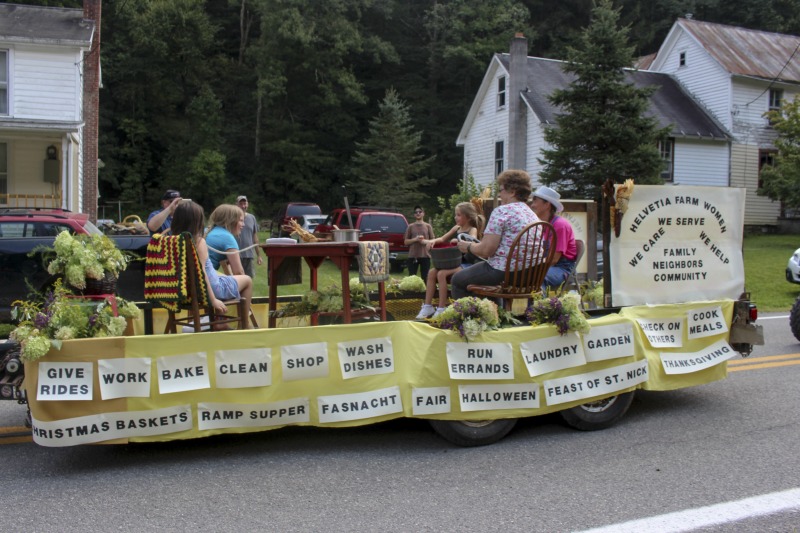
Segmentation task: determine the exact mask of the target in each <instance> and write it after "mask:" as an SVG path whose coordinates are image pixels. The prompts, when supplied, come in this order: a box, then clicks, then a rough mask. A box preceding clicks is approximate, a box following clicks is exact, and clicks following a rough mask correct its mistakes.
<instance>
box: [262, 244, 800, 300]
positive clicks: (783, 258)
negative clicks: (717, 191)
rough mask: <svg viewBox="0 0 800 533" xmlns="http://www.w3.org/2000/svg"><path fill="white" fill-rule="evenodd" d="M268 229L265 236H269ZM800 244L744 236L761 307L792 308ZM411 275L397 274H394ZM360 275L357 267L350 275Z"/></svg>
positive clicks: (323, 274) (299, 288) (291, 289)
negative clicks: (792, 275)
mask: <svg viewBox="0 0 800 533" xmlns="http://www.w3.org/2000/svg"><path fill="white" fill-rule="evenodd" d="M266 238H267V235H266V233H264V234H262V235H261V240H262V242H264V240H266ZM798 247H800V236H796V235H750V236H747V237H745V239H744V270H745V290H746V291H749V292H750V297H751V298H752V300H753V301H754V302H755V303H756V305H757V306H758V309H759V311H762V312H768V311H788V310H789V309H791V308H792V304H794V301H795V300H796V299H797V297H798V295H800V285H796V284H793V283H789V282H788V281H786V275H785V273H784V272H785V270H786V263H787V261H789V257H791V255H792V254H793V253H794V251H795V250H796V249H797V248H798ZM318 275H319V286H320V287H327V286H330V285H331V284H332V283H336V284H337V285H338V284H340V283H341V274H340V273H339V269H338V268H336V266H335V265H334V264H333V263H331V262H330V261H325V262H324V263H323V264H322V266H321V267H320V268H319V271H318ZM406 275H408V273H407V272H405V273H397V274H393V276H394V277H402V276H406ZM355 276H358V272H357V271H355V270H353V271H351V272H350V277H351V278H352V277H355ZM308 280H309V271H308V266H307V265H306V264H305V261H303V283H298V284H296V285H280V286H279V287H278V295H280V296H285V295H294V294H296V295H301V294H303V293H305V292H306V291H307V290H308V284H309V281H308ZM254 294H255V295H256V296H267V295H268V294H269V287H268V286H267V262H266V261H264V262H263V263H262V264H261V265H260V266H258V267H257V269H256V280H255V292H254Z"/></svg>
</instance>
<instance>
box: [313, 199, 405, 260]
mask: <svg viewBox="0 0 800 533" xmlns="http://www.w3.org/2000/svg"><path fill="white" fill-rule="evenodd" d="M350 216H351V217H352V219H353V225H354V226H355V229H357V230H358V231H359V237H358V239H359V240H360V241H386V242H388V243H389V263H390V264H391V267H392V271H393V272H399V271H401V270H403V268H404V267H405V265H406V260H407V259H408V246H406V244H405V243H404V241H405V234H406V228H408V220H406V217H404V216H403V215H401V214H400V213H390V212H388V211H378V210H375V209H373V208H360V207H353V208H351V209H350ZM334 225H336V226H337V227H338V228H339V229H351V228H350V224H349V221H348V220H347V213H346V211H345V210H344V209H334V210H333V211H331V214H330V215H328V219H327V220H326V221H325V222H324V223H322V224H319V225H318V226H317V228H316V229H315V230H314V235H317V236H318V237H323V238H324V237H328V236H330V232H331V230H332V229H333V226H334Z"/></svg>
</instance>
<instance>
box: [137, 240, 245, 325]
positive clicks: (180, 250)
mask: <svg viewBox="0 0 800 533" xmlns="http://www.w3.org/2000/svg"><path fill="white" fill-rule="evenodd" d="M144 296H145V299H146V300H150V301H153V302H155V303H158V304H159V305H161V306H162V307H164V308H165V309H166V310H167V313H168V319H167V325H166V327H165V328H164V333H177V332H178V326H188V327H189V328H192V330H193V331H194V332H200V331H215V330H223V329H230V328H231V326H236V328H237V329H245V328H246V327H247V319H248V313H247V309H246V305H245V301H244V300H242V299H238V300H225V301H224V303H225V305H226V306H228V307H231V306H235V307H236V309H237V316H234V315H231V314H224V315H220V314H218V313H217V312H216V311H214V308H213V307H212V305H211V300H210V299H209V297H208V286H207V284H206V274H205V271H204V270H203V265H201V264H200V260H199V258H198V256H197V251H196V250H195V247H194V241H193V240H192V236H191V235H190V234H189V233H182V234H180V235H160V234H156V235H153V237H152V238H151V239H150V243H149V244H148V245H147V258H146V263H145V271H144ZM184 311H185V312H186V316H179V314H180V313H182V312H184ZM250 314H251V315H252V313H250ZM253 324H254V327H257V325H256V324H255V319H254V318H253Z"/></svg>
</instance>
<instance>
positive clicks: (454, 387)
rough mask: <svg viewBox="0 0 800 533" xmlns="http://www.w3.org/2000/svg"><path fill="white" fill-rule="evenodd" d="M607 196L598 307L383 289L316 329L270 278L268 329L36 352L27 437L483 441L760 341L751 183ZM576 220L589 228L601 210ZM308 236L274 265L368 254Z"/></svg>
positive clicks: (595, 423) (662, 381) (71, 440)
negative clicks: (748, 244) (283, 434)
mask: <svg viewBox="0 0 800 533" xmlns="http://www.w3.org/2000/svg"><path fill="white" fill-rule="evenodd" d="M631 187H632V184H631ZM606 198H607V200H608V201H609V205H604V206H602V208H603V210H604V211H611V212H614V220H613V222H612V221H610V220H609V218H605V220H609V222H607V223H606V226H607V233H608V240H607V241H606V242H607V244H606V247H605V248H606V252H605V253H606V255H607V257H608V260H607V261H606V263H605V264H606V275H605V284H604V286H605V290H602V291H600V295H599V296H600V297H599V298H596V301H597V302H598V303H599V304H600V305H599V306H596V307H594V306H593V304H589V303H587V302H584V304H583V305H581V303H580V302H579V301H578V298H577V297H576V296H575V295H570V294H568V293H563V294H560V295H558V296H543V295H532V298H533V302H532V303H531V304H530V305H528V306H527V307H524V308H523V309H522V313H520V314H518V315H517V317H518V320H519V323H518V324H517V325H514V326H513V327H500V325H501V321H502V316H501V315H503V313H502V311H500V312H499V311H498V309H497V306H496V305H494V304H493V303H491V302H489V301H488V300H481V299H473V298H469V299H466V300H463V301H462V300H460V301H458V302H455V303H454V304H453V305H452V306H451V307H450V308H448V311H447V316H444V318H441V317H439V319H437V320H434V321H431V322H414V321H410V320H394V321H390V320H385V319H386V318H387V313H386V308H387V307H389V308H391V300H389V302H387V301H386V299H385V295H384V293H383V287H381V288H380V290H379V292H380V294H381V297H380V298H379V301H378V302H376V306H375V308H374V310H375V311H376V313H377V314H376V316H377V317H378V318H382V319H384V320H369V321H366V322H362V323H352V322H353V321H354V320H353V318H354V317H355V316H357V313H354V310H353V309H351V308H350V307H349V306H350V301H349V298H345V300H346V306H347V313H348V316H347V317H346V318H347V320H345V322H350V323H345V324H337V325H319V324H320V322H319V318H320V316H319V313H314V314H313V316H312V317H311V318H310V319H309V321H308V322H306V323H307V324H317V325H302V324H303V322H300V323H298V322H296V321H295V322H294V323H291V322H289V321H283V322H282V321H281V320H278V319H275V321H273V318H274V317H275V316H276V313H275V312H274V311H278V306H277V303H276V301H277V298H276V297H275V296H276V294H275V293H274V291H273V287H272V284H271V287H270V302H269V305H270V307H271V308H272V310H273V313H272V315H271V316H269V317H265V316H263V315H262V317H261V319H260V320H261V323H262V324H269V326H270V327H266V328H261V329H251V330H243V331H220V332H215V331H209V332H203V333H178V334H171V335H163V334H154V335H144V334H134V333H143V332H144V330H145V329H146V328H145V325H144V319H142V318H140V319H137V320H134V319H131V318H129V319H126V320H127V321H128V322H129V323H128V335H126V336H109V337H99V338H98V337H95V338H87V339H74V340H63V341H61V342H60V348H59V349H56V348H55V347H53V348H51V349H49V350H48V351H47V353H46V354H44V355H43V356H42V357H39V358H35V357H28V358H26V359H27V360H26V361H25V363H24V364H25V369H24V371H25V382H24V390H25V393H26V399H27V402H28V404H29V406H30V411H31V414H32V433H33V439H34V441H35V442H36V443H38V444H41V445H43V446H71V445H78V444H90V443H126V442H153V441H170V440H180V439H191V438H199V437H207V436H211V435H216V434H221V433H249V432H261V431H265V430H270V429H277V428H280V427H285V426H318V427H326V428H335V427H347V426H358V425H364V424H372V423H376V422H381V421H385V420H390V419H394V418H399V417H412V418H424V419H428V420H430V421H431V423H432V425H433V427H434V429H435V430H436V431H437V432H439V433H440V434H442V435H443V436H444V437H445V438H447V439H449V440H451V441H452V442H455V443H457V444H461V445H477V444H487V443H490V442H493V441H496V440H498V439H499V438H502V436H504V435H505V434H506V433H508V431H510V430H511V428H512V427H513V425H514V423H515V421H516V419H518V418H520V417H527V416H535V415H541V414H546V413H551V412H560V413H561V414H562V415H563V417H564V419H565V420H566V421H567V423H569V424H570V425H572V426H574V427H576V428H579V429H598V428H602V427H606V426H608V425H610V424H612V423H614V422H615V421H617V420H618V419H619V418H620V417H622V415H623V414H624V413H625V411H626V410H627V409H628V407H629V405H630V402H631V399H632V397H633V393H634V391H636V390H637V389H644V390H653V391H664V390H673V389H680V388H685V387H690V386H695V385H701V384H704V383H710V382H713V381H716V380H720V379H723V378H725V377H726V375H727V368H726V361H727V360H728V359H730V358H731V357H734V356H735V355H737V352H741V353H743V354H745V355H746V354H747V353H749V349H750V348H751V347H752V344H757V343H759V342H760V331H759V329H758V327H756V326H755V325H754V324H753V323H752V322H753V321H754V320H755V312H754V306H753V305H752V304H751V303H750V302H749V301H748V300H747V298H746V297H743V295H745V291H744V289H745V288H744V268H743V262H742V250H741V247H742V232H743V220H742V214H743V213H744V190H742V189H734V188H722V189H721V188H716V187H713V188H712V187H661V186H637V187H636V189H635V191H634V192H633V193H632V194H630V193H628V194H627V197H626V198H623V197H622V195H620V196H619V197H616V195H615V194H614V190H613V189H612V190H611V191H609V192H607V193H606ZM621 199H624V200H625V201H624V202H619V200H621ZM609 224H611V225H609ZM573 225H574V226H576V233H578V234H579V235H581V234H582V235H583V238H584V239H588V238H592V236H593V232H592V233H590V231H591V230H592V228H593V225H592V223H591V221H590V220H589V217H584V218H583V219H581V218H580V217H577V220H573ZM276 246H278V247H280V246H282V247H283V248H285V249H286V250H283V249H279V248H276ZM297 246H299V247H300V248H292V245H288V244H287V245H274V246H272V249H271V251H270V250H268V248H270V247H271V245H269V244H268V245H265V251H268V252H270V253H268V256H269V257H270V262H271V266H270V268H271V269H272V268H273V266H274V265H275V263H276V262H279V261H276V260H275V258H276V257H279V256H281V257H289V256H298V257H304V259H305V260H306V261H308V262H309V265H317V266H319V264H320V263H321V262H322V260H323V259H324V258H325V257H329V255H327V254H333V255H334V257H335V256H337V254H338V255H340V256H342V257H344V256H349V255H353V254H356V253H358V252H357V251H356V249H357V246H356V243H337V244H330V243H329V244H321V245H319V247H318V248H312V249H311V251H310V252H306V251H305V250H304V248H303V247H305V249H308V247H314V246H315V245H314V244H313V243H309V244H304V245H297ZM323 246H327V248H326V249H325V250H326V251H324V252H317V251H314V250H322V247H323ZM343 249H346V251H343ZM307 254H310V255H307ZM309 258H310V259H309ZM340 263H341V265H340V266H342V283H343V289H344V292H345V293H347V291H349V287H348V285H347V284H348V282H349V275H350V274H349V272H347V267H346V266H344V265H345V261H344V259H342V260H341V261H340ZM348 266H349V264H348ZM276 268H277V267H276ZM273 273H274V272H273ZM311 283H312V286H314V287H315V284H316V271H315V269H312V280H311ZM418 303H419V300H416V304H417V305H418ZM343 305H345V302H343ZM537 306H538V307H537ZM379 307H380V309H378V308H379ZM593 307H594V308H593ZM391 314H392V313H389V315H388V317H389V318H391ZM323 315H324V313H323ZM395 318H397V317H395ZM265 319H266V320H265ZM150 320H151V321H152V322H154V323H155V325H153V323H151V324H150V328H149V329H150V330H151V331H156V332H158V331H160V329H159V328H160V325H161V324H163V321H164V320H165V318H164V317H163V316H161V315H160V313H158V312H157V311H153V313H152V317H151V319H150ZM280 326H294V327H280ZM23 349H24V347H23Z"/></svg>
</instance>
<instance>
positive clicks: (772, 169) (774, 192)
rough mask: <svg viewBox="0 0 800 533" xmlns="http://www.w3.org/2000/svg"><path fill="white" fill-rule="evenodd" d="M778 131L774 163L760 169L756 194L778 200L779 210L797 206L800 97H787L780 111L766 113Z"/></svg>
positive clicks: (799, 200) (799, 166) (799, 187)
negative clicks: (789, 98)
mask: <svg viewBox="0 0 800 533" xmlns="http://www.w3.org/2000/svg"><path fill="white" fill-rule="evenodd" d="M767 115H768V116H769V119H770V121H771V122H772V127H773V128H775V131H777V132H778V137H777V138H776V139H775V141H774V142H775V147H776V148H777V149H778V153H777V155H776V156H775V162H774V165H773V166H765V167H764V168H763V169H762V170H761V180H762V186H761V187H760V188H759V189H758V194H759V195H761V196H767V197H769V198H770V199H771V200H776V201H780V202H781V211H782V213H781V214H782V215H784V214H785V213H783V211H784V210H785V209H787V208H797V207H800V99H798V98H797V97H795V98H794V100H792V101H791V102H789V101H786V102H784V103H783V105H782V106H781V110H780V111H770V112H769V113H768V114H767Z"/></svg>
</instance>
